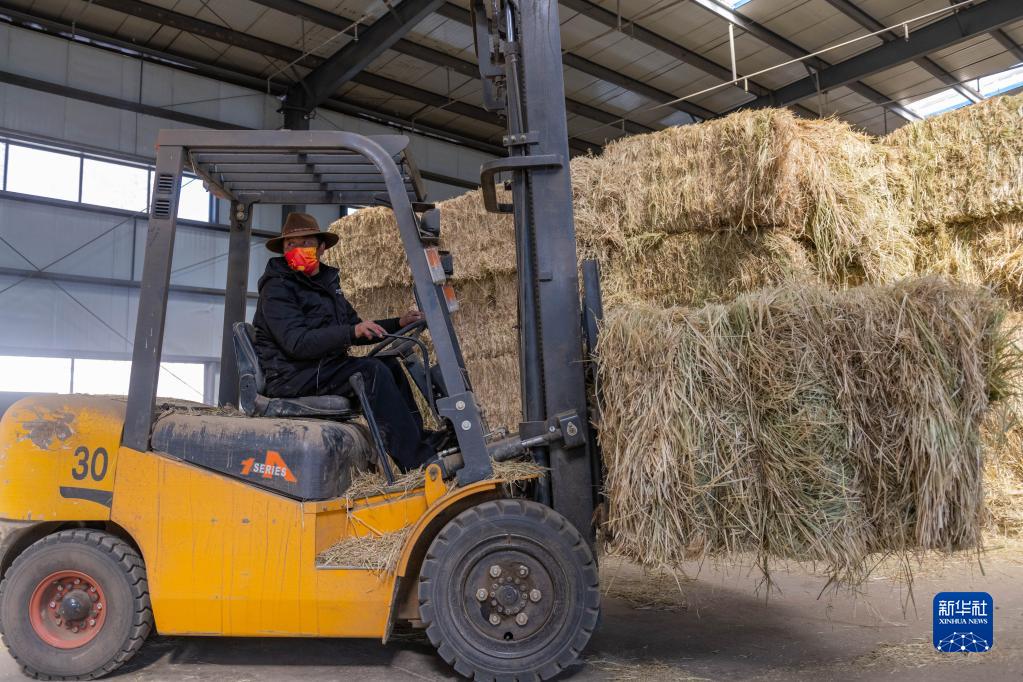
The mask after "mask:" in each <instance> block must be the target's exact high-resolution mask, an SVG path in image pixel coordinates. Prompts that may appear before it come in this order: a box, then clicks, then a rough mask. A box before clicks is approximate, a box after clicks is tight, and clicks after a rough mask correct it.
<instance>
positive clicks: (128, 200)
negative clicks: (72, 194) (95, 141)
mask: <svg viewBox="0 0 1023 682" xmlns="http://www.w3.org/2000/svg"><path fill="white" fill-rule="evenodd" d="M82 201H83V202H84V203H86V204H98V205H100V206H109V207H111V208H121V209H124V210H126V211H145V210H147V207H148V206H149V173H148V172H146V169H145V168H143V167H140V166H129V165H127V164H123V163H112V162H110V161H99V160H97V159H85V160H84V161H83V162H82Z"/></svg>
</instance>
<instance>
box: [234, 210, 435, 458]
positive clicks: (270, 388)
mask: <svg viewBox="0 0 1023 682" xmlns="http://www.w3.org/2000/svg"><path fill="white" fill-rule="evenodd" d="M337 242H338V236H337V235H336V234H334V233H332V232H327V231H323V230H321V229H320V226H319V224H318V223H317V222H316V218H314V217H313V216H311V215H309V214H308V213H290V214H289V215H288V218H287V220H286V221H285V222H284V226H283V228H281V236H279V237H274V238H273V239H270V240H268V241H267V242H266V248H267V249H269V250H270V251H272V252H273V253H279V254H283V257H282V258H271V259H270V261H269V262H268V263H267V264H266V271H265V272H264V273H263V276H262V277H261V278H260V280H259V303H258V304H257V305H256V315H255V317H254V318H253V321H252V323H253V326H254V327H255V329H256V338H255V346H256V353H257V354H258V356H259V364H260V366H261V367H262V369H263V373H264V374H265V375H266V392H267V395H268V397H274V398H297V397H304V396H313V395H344V394H348V393H349V380H350V379H351V377H352V375H353V374H355V373H356V372H359V373H361V374H362V376H363V379H364V380H365V383H366V394H367V397H368V398H369V404H370V407H371V409H372V410H373V414H374V416H375V417H376V421H377V424H378V425H379V427H380V430H381V432H382V435H383V437H384V441H385V443H386V445H387V449H388V450H389V453H390V455H391V457H392V458H393V459H394V460H395V461H396V462H397V464H398V466H399V467H400V468H401V469H402V470H403V471H408V470H410V469H414V468H416V467H419V466H421V465H422V464H423V463H425V462H426V461H427V460H428V459H430V458H431V457H433V456H434V454H435V448H434V447H433V445H432V444H431V442H430V438H428V437H427V434H426V432H425V431H424V429H423V417H422V414H420V412H419V408H418V407H417V406H416V402H415V398H414V397H413V395H412V389H411V387H410V386H409V383H408V379H407V377H406V376H405V372H404V370H403V369H402V367H401V363H400V362H399V361H398V359H397V358H396V357H386V356H385V357H373V358H362V357H351V356H349V355H348V348H349V347H350V346H352V345H366V344H370V343H373V342H375V341H377V340H379V339H381V338H383V337H384V335H385V334H394V333H395V332H397V331H398V330H399V329H401V328H403V327H406V326H408V325H410V324H412V323H414V322H418V321H420V320H422V319H423V314H422V313H421V312H419V311H418V310H409V311H407V312H406V313H405V314H404V315H402V316H401V317H400V318H399V317H392V318H388V319H384V320H376V321H373V320H365V321H364V320H362V319H361V318H360V317H359V315H358V313H356V312H355V308H353V307H352V304H351V303H349V302H348V299H347V298H345V295H344V293H343V292H342V291H341V281H340V278H339V271H338V269H337V268H333V267H331V266H329V265H327V264H325V263H321V262H320V258H321V257H322V256H323V252H324V251H326V250H327V249H329V248H331V247H332V246H334V245H335V244H337Z"/></svg>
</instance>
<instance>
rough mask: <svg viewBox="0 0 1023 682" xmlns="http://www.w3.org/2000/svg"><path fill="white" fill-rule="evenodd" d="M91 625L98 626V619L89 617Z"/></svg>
mask: <svg viewBox="0 0 1023 682" xmlns="http://www.w3.org/2000/svg"><path fill="white" fill-rule="evenodd" d="M89 627H93V628H94V627H96V619H95V618H90V619H89Z"/></svg>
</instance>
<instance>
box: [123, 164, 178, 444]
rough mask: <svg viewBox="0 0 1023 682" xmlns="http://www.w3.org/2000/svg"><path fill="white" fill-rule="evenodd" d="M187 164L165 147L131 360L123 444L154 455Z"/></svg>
mask: <svg viewBox="0 0 1023 682" xmlns="http://www.w3.org/2000/svg"><path fill="white" fill-rule="evenodd" d="M183 162H184V154H183V152H182V148H181V147H166V146H164V147H160V148H159V150H158V151H157V154H156V172H155V173H154V178H153V195H152V197H153V198H152V204H151V205H150V207H149V234H148V237H147V238H146V258H145V261H144V262H143V266H142V286H141V290H140V292H139V314H138V321H137V322H136V325H135V345H134V348H133V349H132V356H131V379H130V381H129V384H128V396H129V398H128V406H127V408H126V412H125V415H124V432H123V434H122V436H121V443H122V444H123V445H125V446H127V447H129V448H132V449H134V450H141V451H146V450H148V449H149V436H150V433H151V430H152V426H153V406H154V402H155V400H156V387H157V384H158V383H159V379H160V357H161V354H162V352H163V329H164V323H165V322H166V319H167V295H168V293H169V290H170V275H171V261H172V258H171V256H172V254H173V253H174V231H175V227H176V223H177V213H178V198H179V195H180V194H181V169H182V164H183Z"/></svg>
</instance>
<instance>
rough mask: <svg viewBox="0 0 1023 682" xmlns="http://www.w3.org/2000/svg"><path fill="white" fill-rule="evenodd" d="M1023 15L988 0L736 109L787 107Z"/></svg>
mask: <svg viewBox="0 0 1023 682" xmlns="http://www.w3.org/2000/svg"><path fill="white" fill-rule="evenodd" d="M1020 18H1023V3H1021V2H1020V1H1019V0H987V1H986V2H984V3H981V4H980V5H974V6H972V7H969V8H967V9H964V10H961V11H959V12H958V13H957V14H956V15H954V16H951V17H948V18H945V19H941V20H939V21H936V22H934V23H932V24H928V25H927V26H924V27H923V28H920V29H918V30H916V31H914V32H912V33H910V34H909V40H908V41H907V40H893V41H892V42H889V43H885V44H883V45H880V46H878V47H876V48H874V49H872V50H868V51H867V52H863V53H861V54H858V55H856V56H855V57H850V58H849V59H846V60H845V61H843V62H839V63H838V64H835V65H834V66H830V67H828V68H826V69H824V70H822V71H821V72H820V73H818V74H816V77H808V78H803V79H801V80H798V81H796V82H795V83H790V84H789V85H786V86H785V87H783V88H780V89H779V90H778V91H776V92H775V93H774V95H773V96H771V97H759V98H757V99H756V100H754V101H752V102H750V103H748V104H743V105H741V106H739V107H736V108H737V109H744V108H749V107H764V106H785V104H787V103H790V102H797V101H799V100H801V99H803V98H806V97H810V96H812V95H813V94H814V93H816V92H817V88H818V86H819V87H820V88H821V89H822V90H830V89H832V88H836V87H839V86H842V85H847V84H849V83H851V82H854V81H856V80H858V79H860V78H864V77H866V76H869V75H871V74H874V73H877V72H879V71H883V70H885V69H888V68H891V67H893V66H896V65H898V64H903V63H905V62H908V61H912V60H914V59H917V58H919V57H921V56H923V55H926V54H928V53H930V52H934V51H935V50H940V49H942V48H944V47H948V46H950V45H955V44H956V43H959V42H962V41H963V40H966V39H968V38H971V37H973V36H975V35H978V34H980V33H989V32H991V31H993V30H995V29H997V28H1000V27H1001V26H1004V25H1005V24H1008V23H1011V22H1013V21H1017V20H1019V19H1020Z"/></svg>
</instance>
